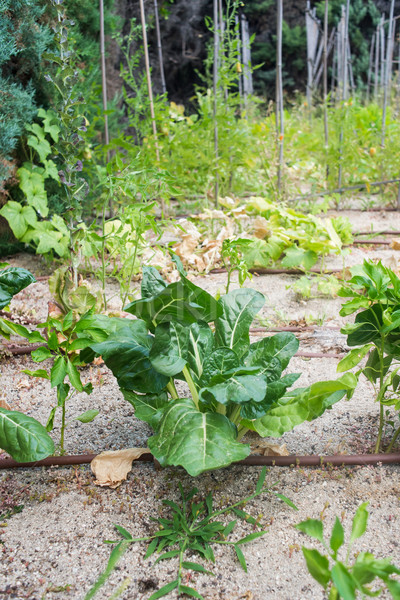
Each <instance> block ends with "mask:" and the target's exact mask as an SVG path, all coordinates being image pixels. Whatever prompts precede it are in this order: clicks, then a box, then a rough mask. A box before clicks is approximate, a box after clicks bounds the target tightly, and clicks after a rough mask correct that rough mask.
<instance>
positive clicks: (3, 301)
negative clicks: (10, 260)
mask: <svg viewBox="0 0 400 600" xmlns="http://www.w3.org/2000/svg"><path fill="white" fill-rule="evenodd" d="M35 281H36V279H35V278H34V276H33V275H32V273H30V272H29V271H27V270H26V269H22V268H21V267H9V268H7V269H3V270H2V271H0V309H2V308H4V307H5V306H7V305H8V304H10V302H11V300H12V298H13V296H15V294H18V292H20V291H21V290H23V289H24V288H26V287H27V286H28V285H30V284H31V283H33V282H35Z"/></svg>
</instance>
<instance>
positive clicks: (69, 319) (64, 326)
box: [62, 310, 74, 331]
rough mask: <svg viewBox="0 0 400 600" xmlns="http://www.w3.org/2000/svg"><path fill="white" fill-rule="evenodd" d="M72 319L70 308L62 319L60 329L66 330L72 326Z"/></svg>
mask: <svg viewBox="0 0 400 600" xmlns="http://www.w3.org/2000/svg"><path fill="white" fill-rule="evenodd" d="M73 321H74V316H73V313H72V310H70V311H69V312H68V313H67V314H66V315H65V317H64V319H63V322H62V330H63V331H67V330H68V329H70V328H71V327H72V323H73Z"/></svg>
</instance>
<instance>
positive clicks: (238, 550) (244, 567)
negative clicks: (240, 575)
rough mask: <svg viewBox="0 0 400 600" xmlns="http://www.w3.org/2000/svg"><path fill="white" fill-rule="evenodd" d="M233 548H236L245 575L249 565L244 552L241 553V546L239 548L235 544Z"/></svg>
mask: <svg viewBox="0 0 400 600" xmlns="http://www.w3.org/2000/svg"><path fill="white" fill-rule="evenodd" d="M233 547H234V548H235V552H236V556H237V557H238V560H239V562H240V565H241V567H242V569H243V571H244V572H245V573H247V564H246V559H245V557H244V554H243V552H242V551H241V549H240V548H239V546H237V545H236V544H234V545H233Z"/></svg>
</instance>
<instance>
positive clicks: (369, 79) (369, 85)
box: [366, 33, 375, 103]
mask: <svg viewBox="0 0 400 600" xmlns="http://www.w3.org/2000/svg"><path fill="white" fill-rule="evenodd" d="M374 50H375V33H374V34H373V35H372V40H371V46H370V50H369V63H368V78H367V98H366V100H367V103H368V102H369V99H370V95H371V80H372V63H373V59H374Z"/></svg>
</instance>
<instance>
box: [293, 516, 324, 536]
mask: <svg viewBox="0 0 400 600" xmlns="http://www.w3.org/2000/svg"><path fill="white" fill-rule="evenodd" d="M296 529H298V530H299V531H302V532H303V533H306V534H307V535H309V536H310V537H312V538H314V539H316V540H318V541H319V542H323V541H324V524H323V523H322V521H320V520H319V519H307V520H306V521H302V522H301V523H298V524H297V525H296Z"/></svg>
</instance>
